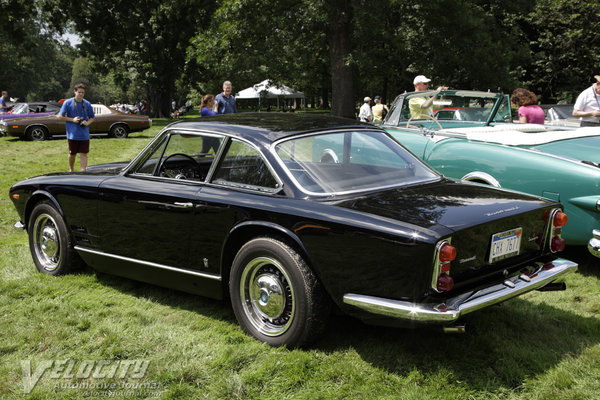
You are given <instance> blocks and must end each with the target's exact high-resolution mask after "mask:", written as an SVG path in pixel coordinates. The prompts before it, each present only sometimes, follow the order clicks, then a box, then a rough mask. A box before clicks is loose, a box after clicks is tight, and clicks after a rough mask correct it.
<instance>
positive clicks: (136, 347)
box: [0, 119, 600, 400]
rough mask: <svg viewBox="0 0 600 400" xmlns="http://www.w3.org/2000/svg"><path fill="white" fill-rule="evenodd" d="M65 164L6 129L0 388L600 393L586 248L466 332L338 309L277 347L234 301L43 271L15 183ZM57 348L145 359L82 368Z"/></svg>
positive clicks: (52, 150)
mask: <svg viewBox="0 0 600 400" xmlns="http://www.w3.org/2000/svg"><path fill="white" fill-rule="evenodd" d="M167 122H168V121H167V120H160V119H159V120H154V121H153V124H154V126H153V127H152V128H151V129H150V130H148V131H145V132H141V133H134V134H132V135H131V136H130V137H129V138H128V139H106V138H103V139H92V142H91V150H90V155H89V161H90V164H97V163H102V162H109V161H123V160H129V159H131V158H132V157H133V156H135V155H136V154H137V153H138V152H139V151H140V150H141V149H142V148H143V147H144V146H145V145H146V144H147V143H148V142H149V141H150V139H151V138H152V137H154V135H155V134H156V133H157V132H158V131H159V130H160V129H161V128H162V126H164V125H165V124H166V123H167ZM67 169H68V167H67V142H66V140H50V141H46V142H25V141H20V140H17V139H15V138H9V137H0V170H1V171H2V174H0V399H81V398H97V399H105V398H108V397H109V396H112V397H118V398H163V399H204V398H206V399H415V400H421V399H486V400H487V399H528V400H529V399H552V400H557V399H582V400H583V399H600V319H599V317H598V315H599V313H600V279H599V277H600V263H597V262H592V261H591V260H590V258H589V257H588V255H587V253H586V252H587V250H585V249H583V248H573V249H569V250H568V253H567V255H566V256H565V257H566V258H571V259H575V260H576V261H578V262H580V263H582V267H581V268H580V271H579V272H578V273H576V274H572V275H570V276H569V277H568V278H567V286H568V288H567V290H566V291H564V292H534V293H530V294H527V295H525V296H522V297H521V298H518V299H515V300H512V301H509V302H506V303H503V304H501V305H499V306H494V307H491V308H489V309H486V310H483V311H481V312H479V313H474V314H470V315H469V316H468V318H467V319H466V322H467V333H466V334H463V335H444V334H442V333H440V332H439V331H437V330H423V329H420V330H405V329H392V328H381V327H371V326H366V325H364V324H362V323H361V322H359V321H357V320H354V319H351V318H348V317H343V316H333V317H332V318H331V320H330V322H329V324H328V327H327V330H326V332H325V335H324V336H323V337H322V339H321V340H319V341H318V342H317V343H315V344H314V345H313V346H312V347H310V348H308V349H304V350H288V349H285V348H279V349H274V348H270V347H269V346H267V345H265V344H262V343H259V342H257V341H255V340H254V339H252V338H250V337H248V336H246V335H245V334H244V333H243V332H242V330H241V328H239V327H238V325H237V323H236V321H235V318H234V316H233V312H232V311H231V309H230V306H229V304H227V303H226V302H218V301H214V300H209V299H205V298H201V297H197V296H192V295H189V294H184V293H179V292H175V291H172V290H169V289H163V288H159V287H155V286H151V285H146V284H142V283H138V282H133V281H129V280H125V279H121V278H116V277H111V276H107V275H101V274H99V275H96V274H95V273H94V272H92V271H91V270H83V271H81V272H79V273H77V274H75V275H69V276H64V277H57V278H56V277H50V276H47V275H43V274H40V273H38V272H37V270H36V268H35V266H34V264H33V261H32V259H31V255H30V253H29V247H28V240H27V235H26V233H25V232H24V231H19V230H16V229H14V228H13V226H12V225H13V223H14V222H15V221H16V220H17V218H18V216H17V213H16V211H15V210H14V208H13V206H12V203H11V201H10V200H9V198H8V189H9V187H10V186H11V185H12V184H13V183H15V182H17V181H19V180H21V179H24V178H27V177H31V176H34V175H38V174H43V173H47V172H55V171H66V170H67ZM60 360H64V362H67V363H68V362H71V363H74V365H75V368H83V367H84V366H85V365H86V363H88V364H89V363H92V364H91V365H99V364H98V363H102V362H105V363H107V364H109V367H107V369H109V368H110V366H119V365H122V364H119V363H121V362H129V361H132V360H142V361H145V362H147V370H146V371H145V374H144V375H143V377H141V378H139V377H138V378H137V379H136V378H134V377H132V375H131V374H125V375H126V376H125V377H124V378H120V377H119V376H118V374H115V375H114V376H113V377H112V378H111V377H110V376H96V377H94V376H95V375H93V374H92V375H89V374H88V375H87V376H86V375H85V373H82V376H83V378H80V379H77V378H76V377H75V378H70V377H69V376H70V375H69V373H68V372H65V370H64V368H63V369H61V367H60V366H61V365H65V364H64V363H63V364H60ZM27 362H29V363H30V364H27ZM48 362H51V363H53V364H52V368H50V369H48V370H47V371H46V372H45V373H44V374H43V375H42V376H41V378H40V379H39V381H38V382H37V385H36V386H35V387H34V388H33V389H32V390H31V391H30V392H29V393H24V389H25V388H26V387H27V382H26V381H25V380H24V377H23V376H24V369H23V365H30V367H28V368H30V369H28V368H25V370H26V371H29V372H30V373H31V375H35V373H36V371H38V372H39V371H40V369H39V368H40V366H41V365H44V363H48ZM119 368H122V367H119ZM107 369H105V370H104V371H105V372H106V370H107ZM73 371H75V370H73ZM119 371H121V369H120V370H119ZM135 383H137V384H138V385H139V386H137V388H136V386H135V385H134V384H135ZM110 384H112V385H114V387H113V389H110V390H112V392H110V391H109V390H107V389H103V388H102V385H110ZM69 385H72V386H69ZM77 385H79V386H77ZM29 387H30V386H29ZM98 387H100V388H98ZM104 387H106V386H104ZM111 393H112V394H111Z"/></svg>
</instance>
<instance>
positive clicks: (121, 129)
mask: <svg viewBox="0 0 600 400" xmlns="http://www.w3.org/2000/svg"><path fill="white" fill-rule="evenodd" d="M108 135H109V136H110V137H112V138H116V139H124V138H126V137H127V136H128V135H129V129H127V127H126V126H125V125H115V126H113V127H112V128H110V132H109V133H108Z"/></svg>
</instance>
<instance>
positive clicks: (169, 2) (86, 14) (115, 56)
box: [53, 0, 215, 116]
mask: <svg viewBox="0 0 600 400" xmlns="http://www.w3.org/2000/svg"><path fill="white" fill-rule="evenodd" d="M55 3H56V7H55V8H54V9H53V12H54V15H55V16H56V18H55V20H54V21H55V23H56V24H61V23H64V21H62V22H61V19H60V17H59V14H60V13H62V10H69V16H72V18H73V23H74V27H75V29H76V31H77V32H78V33H79V34H80V35H81V36H82V43H81V45H80V49H81V50H82V51H83V53H85V54H86V55H88V57H89V58H90V60H91V62H92V63H93V65H94V67H95V69H96V70H98V71H100V72H101V73H103V74H104V75H108V74H109V72H110V74H112V75H113V77H114V80H115V82H116V83H117V84H119V85H121V86H122V87H129V86H130V85H131V84H134V85H137V86H141V87H144V88H145V91H146V96H147V98H148V104H149V107H150V112H151V115H154V116H168V115H169V109H170V102H171V99H172V98H173V96H174V95H175V84H176V81H177V79H179V78H180V77H181V75H182V73H183V71H184V63H185V54H186V48H187V47H188V45H189V40H190V38H191V37H192V36H193V35H194V33H195V32H196V30H197V29H198V27H201V26H205V25H207V24H208V21H209V19H210V17H211V15H212V11H213V8H214V4H215V3H214V2H211V1H204V0H181V1H175V0H149V1H146V2H144V4H143V6H140V7H133V6H132V4H131V2H129V1H125V0H110V1H109V0H89V1H87V2H80V1H76V0H56V2H55Z"/></svg>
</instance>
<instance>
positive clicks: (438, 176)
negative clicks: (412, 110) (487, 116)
mask: <svg viewBox="0 0 600 400" xmlns="http://www.w3.org/2000/svg"><path fill="white" fill-rule="evenodd" d="M344 132H379V133H383V134H384V135H386V136H387V137H389V138H390V139H391V140H393V141H394V142H396V143H398V141H397V140H396V139H394V137H392V136H391V135H390V134H389V133H387V132H385V131H383V132H382V131H379V130H376V129H360V128H358V129H357V128H356V127H352V128H340V129H331V130H325V131H319V132H310V133H305V134H302V135H294V136H288V137H285V138H282V139H279V140H276V141H275V142H273V143H271V147H270V148H269V151H270V152H271V155H272V156H273V157H275V160H276V161H277V163H278V164H279V166H280V167H281V168H282V169H283V171H284V172H285V174H286V175H287V176H288V178H289V179H290V180H291V181H292V182H294V185H295V186H296V187H297V188H298V190H300V191H301V192H302V193H304V194H306V195H309V196H315V197H323V198H326V197H333V196H343V195H347V194H355V193H365V192H371V191H377V190H386V189H391V188H400V187H407V186H412V185H415V184H424V183H430V182H436V181H439V180H441V179H442V175H441V174H440V173H439V172H437V171H435V170H434V169H432V168H431V167H429V166H427V165H426V164H425V163H424V162H423V161H422V160H421V159H420V158H418V157H416V156H414V161H415V162H417V163H419V164H421V165H422V166H423V167H425V168H426V169H427V170H429V171H431V172H432V173H433V174H434V176H433V177H432V178H431V179H424V180H414V181H409V182H404V183H402V184H399V183H396V184H391V185H384V186H374V187H370V188H365V189H356V190H346V191H343V192H327V193H317V192H311V191H309V190H306V189H305V188H304V187H303V186H302V185H301V184H300V183H299V182H298V180H296V178H295V177H294V175H293V174H291V173H290V171H289V168H288V167H287V166H286V165H285V163H284V162H283V160H282V159H281V157H279V155H278V154H277V150H276V149H275V148H276V147H277V146H278V145H279V144H280V143H282V142H287V141H290V140H297V139H301V138H305V137H309V136H318V135H324V134H325V135H326V134H330V133H344ZM399 145H400V144H399ZM400 146H401V147H402V145H400ZM402 148H403V149H405V148H404V147H402ZM405 150H406V149H405ZM406 152H407V153H408V154H411V153H410V152H409V151H408V150H406Z"/></svg>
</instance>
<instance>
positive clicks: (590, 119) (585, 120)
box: [573, 75, 600, 126]
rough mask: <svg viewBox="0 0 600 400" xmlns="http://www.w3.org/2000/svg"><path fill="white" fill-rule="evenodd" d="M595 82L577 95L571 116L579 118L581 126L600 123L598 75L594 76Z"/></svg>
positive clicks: (599, 84)
mask: <svg viewBox="0 0 600 400" xmlns="http://www.w3.org/2000/svg"><path fill="white" fill-rule="evenodd" d="M594 78H596V83H594V84H593V85H592V86H590V87H589V88H587V89H585V90H584V91H583V92H581V93H580V94H579V96H577V101H576V102H575V105H574V106H573V116H574V117H577V118H581V126H597V125H600V75H596V76H594Z"/></svg>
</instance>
